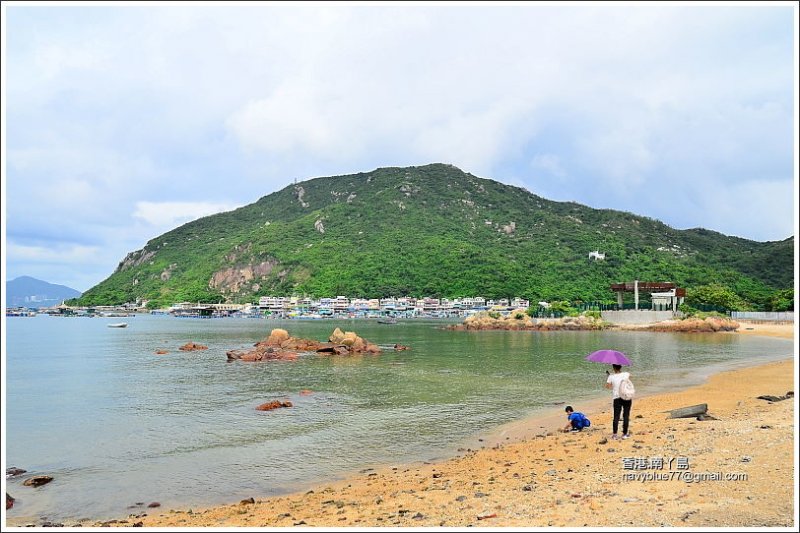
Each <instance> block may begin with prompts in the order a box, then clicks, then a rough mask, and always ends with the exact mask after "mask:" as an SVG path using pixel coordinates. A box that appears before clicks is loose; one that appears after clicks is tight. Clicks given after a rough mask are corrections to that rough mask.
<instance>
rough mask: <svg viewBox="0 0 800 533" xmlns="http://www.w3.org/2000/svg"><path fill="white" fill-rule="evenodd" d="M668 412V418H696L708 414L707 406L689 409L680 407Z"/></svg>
mask: <svg viewBox="0 0 800 533" xmlns="http://www.w3.org/2000/svg"><path fill="white" fill-rule="evenodd" d="M668 412H669V418H696V417H699V416H701V415H705V414H706V413H707V412H708V404H706V403H701V404H698V405H690V406H689V407H681V408H680V409H673V410H671V411H668Z"/></svg>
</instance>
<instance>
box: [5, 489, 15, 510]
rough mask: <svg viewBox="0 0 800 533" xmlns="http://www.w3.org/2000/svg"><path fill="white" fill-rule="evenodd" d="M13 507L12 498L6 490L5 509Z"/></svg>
mask: <svg viewBox="0 0 800 533" xmlns="http://www.w3.org/2000/svg"><path fill="white" fill-rule="evenodd" d="M12 507H14V498H13V497H12V496H11V495H10V494H9V493H7V492H6V511H8V510H9V509H11V508H12Z"/></svg>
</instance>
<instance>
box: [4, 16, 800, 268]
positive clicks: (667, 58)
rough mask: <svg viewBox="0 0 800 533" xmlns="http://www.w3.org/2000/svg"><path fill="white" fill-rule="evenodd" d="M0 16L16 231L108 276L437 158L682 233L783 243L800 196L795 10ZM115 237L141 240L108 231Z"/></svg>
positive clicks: (11, 213)
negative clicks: (282, 198) (239, 220)
mask: <svg viewBox="0 0 800 533" xmlns="http://www.w3.org/2000/svg"><path fill="white" fill-rule="evenodd" d="M6 14H7V15H8V24H7V28H6V29H7V30H8V31H7V42H6V48H5V49H4V51H5V53H6V57H4V58H3V59H7V61H5V62H4V64H5V65H6V69H7V79H6V82H7V83H5V84H4V87H3V90H4V91H5V96H6V102H7V107H6V109H4V110H3V111H4V117H6V121H7V143H8V146H7V150H8V152H7V154H6V155H8V162H9V165H8V170H7V181H8V182H7V195H8V198H9V200H8V228H9V234H10V235H11V234H15V235H16V234H23V233H26V232H28V233H35V235H33V237H30V238H31V239H32V242H34V241H35V242H36V244H37V245H38V244H39V241H38V240H37V239H39V240H43V239H46V238H48V235H49V238H51V239H53V241H54V242H80V243H84V244H85V243H87V242H89V243H97V242H103V243H104V246H106V247H107V248H109V247H113V250H110V249H109V253H108V255H109V257H114V258H116V259H107V263H106V264H103V265H98V266H95V267H94V268H96V269H98V272H101V273H98V274H97V277H98V278H100V277H101V276H104V275H107V274H108V272H107V271H108V270H110V269H113V267H115V266H116V261H118V260H119V258H122V257H124V255H125V254H126V253H127V252H129V251H131V250H130V249H127V248H125V247H128V246H131V245H132V243H133V245H135V246H139V245H140V244H138V242H139V240H142V239H143V240H144V241H145V242H146V240H147V239H148V238H152V237H154V236H155V235H156V234H157V232H158V231H161V230H169V229H172V228H173V227H175V226H176V225H178V224H180V223H183V222H186V221H188V220H190V219H191V218H196V217H195V215H197V216H202V215H207V214H211V213H213V212H218V211H220V210H226V209H231V208H232V206H233V205H244V204H246V203H250V202H252V201H255V200H256V199H257V198H259V197H261V196H263V195H265V194H269V193H270V192H273V191H275V190H277V189H279V188H281V187H283V186H285V185H286V184H287V183H289V182H290V181H291V180H292V179H293V178H298V179H304V178H307V177H312V176H326V175H334V174H342V173H349V172H359V171H368V170H371V169H373V168H375V167H378V166H396V165H405V164H420V163H427V162H433V161H440V162H445V163H453V164H455V165H457V166H459V167H461V168H463V169H464V170H466V171H469V172H473V173H476V174H478V175H481V176H485V177H488V178H493V179H497V180H500V181H506V182H508V181H510V180H515V181H519V182H520V183H523V184H525V186H527V187H528V188H529V189H530V190H533V191H536V192H537V194H542V195H543V196H545V197H549V198H553V199H569V200H574V201H578V202H581V203H585V204H588V205H590V206H593V207H610V208H615V209H624V210H628V211H633V212H635V213H639V214H643V215H647V216H655V217H658V216H662V215H663V216H668V217H669V220H668V222H669V223H670V224H671V225H674V226H677V227H692V226H701V225H707V226H709V227H710V229H715V230H717V231H721V232H723V233H734V232H736V233H738V234H740V235H742V236H745V237H748V238H756V239H771V238H784V237H785V236H786V235H787V234H789V233H791V232H792V231H793V224H792V223H791V217H790V216H789V217H786V209H787V207H786V206H783V207H781V208H780V209H772V208H771V206H770V204H769V202H768V201H767V200H766V199H765V198H766V197H763V196H762V193H761V192H760V191H772V193H774V194H776V195H777V196H778V197H780V198H782V199H784V198H789V197H791V196H792V187H791V183H790V179H791V177H792V173H793V172H794V170H793V161H792V152H793V150H794V139H795V134H794V131H793V124H792V116H793V113H794V110H795V108H794V105H796V104H795V103H794V100H793V96H794V95H793V92H792V87H793V81H794V72H793V67H794V57H793V51H794V43H793V37H794V36H793V20H792V16H791V15H792V14H793V9H792V8H781V7H776V6H766V7H763V6H724V5H723V6H692V5H675V6H673V5H663V4H662V5H656V6H650V5H644V4H637V5H635V6H634V7H628V6H613V5H609V6H606V5H602V6H596V5H592V4H589V5H578V4H575V5H570V4H565V5H538V4H535V3H531V4H514V5H510V6H501V7H495V6H488V5H482V6H476V5H469V6H466V5H452V6H451V5H438V6H427V5H422V6H418V5H402V6H394V5H391V6H384V5H368V6H365V5H356V6H350V5H336V6H332V7H328V6H317V5H313V6H305V5H302V4H299V5H289V4H277V5H276V4H252V5H244V6H242V5H237V6H229V5H224V6H223V5H207V4H204V5H188V6H183V5H159V6H152V7H151V6H149V5H142V6H119V7H118V6H111V5H109V6H100V7H98V8H91V9H86V8H81V7H77V8H75V9H74V10H73V9H65V8H52V7H51V6H41V7H40V6H35V7H31V6H16V7H13V6H12V8H9V9H8V10H7V11H6ZM537 180H541V183H538V182H537ZM699 182H702V183H700V184H699V185H698V183H699ZM762 183H763V184H764V185H763V187H761V186H760V184H762ZM700 185H703V187H704V190H700V188H701V187H700ZM653 190H658V191H659V194H657V195H653V194H646V193H647V192H648V191H653ZM712 190H724V191H725V192H724V193H723V194H712V193H710V192H709V191H712ZM748 195H754V197H755V198H756V200H755V201H745V199H746V198H747V197H748ZM145 198H146V199H147V200H148V201H143V199H145ZM174 198H179V199H181V201H180V202H174V201H172V199H174ZM762 198H763V199H762ZM33 202H35V204H36V209H30V206H29V204H30V203H33ZM137 202H138V203H137ZM689 204H695V205H696V206H697V208H696V209H677V210H676V209H674V206H681V205H689ZM665 205H669V206H673V207H671V208H670V209H665V208H664V206H665ZM781 205H782V204H781ZM62 213H69V217H64V216H62ZM778 213H779V214H778ZM781 217H783V218H781ZM740 220H747V221H748V222H747V224H746V225H744V224H741V223H740V222H739V221H740ZM122 229H125V230H126V235H127V236H131V235H135V236H136V239H133V238H132V237H131V238H130V239H128V240H127V241H125V242H122V241H120V240H114V238H112V237H110V236H109V235H107V234H105V233H104V231H106V230H108V231H110V232H111V233H116V234H117V235H118V234H120V232H121V230H122ZM34 230H35V231H34ZM126 238H127V237H126ZM19 242H23V241H22V240H20V241H19ZM10 261H14V259H12V258H11V257H10ZM101 269H105V270H102V271H101ZM23 274H24V272H23Z"/></svg>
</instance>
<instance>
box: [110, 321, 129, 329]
mask: <svg viewBox="0 0 800 533" xmlns="http://www.w3.org/2000/svg"><path fill="white" fill-rule="evenodd" d="M106 325H107V326H108V327H110V328H127V327H128V323H127V322H115V323H114V324H106Z"/></svg>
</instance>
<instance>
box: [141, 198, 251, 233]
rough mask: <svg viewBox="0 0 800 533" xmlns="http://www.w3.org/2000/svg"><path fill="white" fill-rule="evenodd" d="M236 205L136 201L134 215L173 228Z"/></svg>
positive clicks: (231, 208) (148, 222) (158, 226)
mask: <svg viewBox="0 0 800 533" xmlns="http://www.w3.org/2000/svg"><path fill="white" fill-rule="evenodd" d="M236 207H237V206H233V205H229V204H215V203H210V202H136V209H135V211H134V212H133V216H134V217H135V218H138V219H139V220H142V221H144V222H145V223H146V224H149V225H151V226H155V227H157V228H162V229H172V228H175V227H177V226H179V225H181V224H184V223H186V222H190V221H192V220H196V219H198V218H202V217H205V216H208V215H213V214H216V213H222V212H224V211H231V210H233V209H235V208H236Z"/></svg>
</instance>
